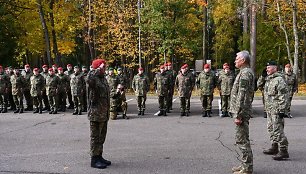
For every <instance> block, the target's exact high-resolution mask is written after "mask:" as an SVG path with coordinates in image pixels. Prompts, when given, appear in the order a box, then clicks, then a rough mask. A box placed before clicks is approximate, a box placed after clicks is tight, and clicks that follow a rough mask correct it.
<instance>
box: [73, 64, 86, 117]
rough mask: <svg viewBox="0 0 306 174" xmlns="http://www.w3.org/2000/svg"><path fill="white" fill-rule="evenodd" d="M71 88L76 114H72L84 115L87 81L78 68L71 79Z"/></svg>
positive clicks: (75, 68)
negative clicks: (84, 96)
mask: <svg viewBox="0 0 306 174" xmlns="http://www.w3.org/2000/svg"><path fill="white" fill-rule="evenodd" d="M70 86H71V95H72V97H73V103H74V112H73V113H72V114H73V115H82V109H83V93H84V89H85V81H84V77H83V75H82V73H81V71H80V68H79V67H78V66H75V67H74V73H73V74H72V75H71V79H70Z"/></svg>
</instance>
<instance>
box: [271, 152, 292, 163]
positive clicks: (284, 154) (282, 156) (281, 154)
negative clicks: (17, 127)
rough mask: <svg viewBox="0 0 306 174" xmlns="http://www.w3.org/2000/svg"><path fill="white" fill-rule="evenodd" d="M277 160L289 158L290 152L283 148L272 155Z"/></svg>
mask: <svg viewBox="0 0 306 174" xmlns="http://www.w3.org/2000/svg"><path fill="white" fill-rule="evenodd" d="M272 158H273V159H274V160H276V161H280V160H284V159H287V158H289V153H288V150H287V149H281V150H280V151H279V152H278V153H277V154H276V155H274V156H273V157H272Z"/></svg>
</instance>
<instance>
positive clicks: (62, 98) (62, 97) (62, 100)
mask: <svg viewBox="0 0 306 174" xmlns="http://www.w3.org/2000/svg"><path fill="white" fill-rule="evenodd" d="M58 96H59V98H58V107H59V108H60V109H61V110H63V111H64V110H66V99H67V94H66V91H60V92H58Z"/></svg>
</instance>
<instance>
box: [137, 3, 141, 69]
mask: <svg viewBox="0 0 306 174" xmlns="http://www.w3.org/2000/svg"><path fill="white" fill-rule="evenodd" d="M137 9H138V25H139V26H138V54H139V55H138V57H139V60H138V61H139V62H138V64H139V67H141V42H140V40H141V28H140V0H138V2H137Z"/></svg>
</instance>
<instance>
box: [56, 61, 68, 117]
mask: <svg viewBox="0 0 306 174" xmlns="http://www.w3.org/2000/svg"><path fill="white" fill-rule="evenodd" d="M57 70H58V73H57V76H58V78H59V81H60V83H59V88H58V91H57V92H58V96H59V98H58V110H59V111H63V112H65V111H66V99H67V91H68V90H70V88H69V86H70V81H69V77H68V76H67V75H66V74H65V73H64V70H63V68H62V67H58V68H57Z"/></svg>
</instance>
